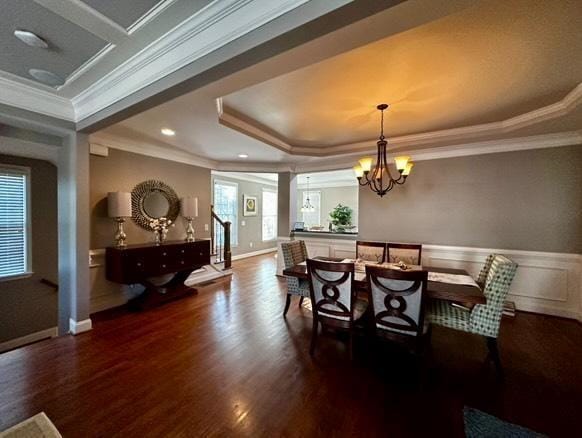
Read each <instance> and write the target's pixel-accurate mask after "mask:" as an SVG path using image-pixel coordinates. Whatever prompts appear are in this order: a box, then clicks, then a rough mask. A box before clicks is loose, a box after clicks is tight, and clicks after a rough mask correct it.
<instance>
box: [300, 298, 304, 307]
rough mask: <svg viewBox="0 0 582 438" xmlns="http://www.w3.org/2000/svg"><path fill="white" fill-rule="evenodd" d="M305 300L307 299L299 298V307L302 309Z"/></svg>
mask: <svg viewBox="0 0 582 438" xmlns="http://www.w3.org/2000/svg"><path fill="white" fill-rule="evenodd" d="M303 298H305V297H301V298H299V307H300V308H301V305H302V304H303Z"/></svg>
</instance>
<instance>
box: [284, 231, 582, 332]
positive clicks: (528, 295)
mask: <svg viewBox="0 0 582 438" xmlns="http://www.w3.org/2000/svg"><path fill="white" fill-rule="evenodd" d="M284 239H286V240H289V238H281V237H279V242H281V241H284ZM302 239H303V240H305V243H306V245H307V252H308V254H309V256H310V257H315V256H328V257H339V258H354V257H355V253H356V247H355V242H354V241H349V240H339V239H323V238H310V237H306V238H303V237H302ZM491 253H499V254H504V255H506V256H507V257H509V258H510V259H512V260H514V261H515V262H516V263H517V264H518V265H519V268H518V270H517V274H516V276H515V280H514V281H513V284H512V285H511V290H510V293H509V297H508V299H509V300H511V301H514V302H515V305H516V308H517V309H518V310H523V311H527V312H535V313H541V314H546V315H554V316H562V317H565V318H572V319H577V320H579V321H582V255H580V254H568V253H552V252H538V251H518V250H505V249H493V248H473V247H458V246H445V245H423V247H422V263H423V265H424V266H438V267H448V268H459V269H465V270H467V272H469V273H470V274H471V275H472V276H473V277H474V278H477V276H478V274H479V271H480V270H481V267H482V266H483V264H484V263H485V259H486V258H487V256H488V255H489V254H491ZM279 259H280V267H281V269H280V270H278V273H279V274H280V273H281V270H282V264H283V261H282V256H281V255H280V256H279Z"/></svg>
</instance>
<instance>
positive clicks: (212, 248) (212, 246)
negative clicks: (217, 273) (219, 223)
mask: <svg viewBox="0 0 582 438" xmlns="http://www.w3.org/2000/svg"><path fill="white" fill-rule="evenodd" d="M210 255H216V242H215V241H214V205H211V206H210Z"/></svg>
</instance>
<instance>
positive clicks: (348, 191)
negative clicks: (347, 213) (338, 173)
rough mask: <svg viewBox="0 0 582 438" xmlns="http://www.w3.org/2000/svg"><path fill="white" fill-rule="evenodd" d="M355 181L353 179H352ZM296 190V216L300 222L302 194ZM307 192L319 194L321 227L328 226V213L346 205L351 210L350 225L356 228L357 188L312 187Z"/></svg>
mask: <svg viewBox="0 0 582 438" xmlns="http://www.w3.org/2000/svg"><path fill="white" fill-rule="evenodd" d="M354 180H355V178H354ZM305 191H306V190H303V189H302V190H298V192H299V193H298V194H297V215H298V217H299V219H298V220H299V221H301V220H302V219H301V218H302V216H301V204H302V203H303V192H305ZM309 191H318V192H321V206H320V207H321V225H323V226H324V227H327V226H328V225H329V222H328V221H329V213H330V212H331V211H332V210H333V209H334V208H335V207H336V206H337V205H338V204H342V205H347V206H348V207H350V208H351V209H352V210H353V213H352V225H355V226H358V186H356V185H354V186H346V187H313V188H311V187H310V188H309Z"/></svg>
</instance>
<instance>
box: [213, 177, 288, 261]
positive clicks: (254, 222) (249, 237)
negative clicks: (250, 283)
mask: <svg viewBox="0 0 582 438" xmlns="http://www.w3.org/2000/svg"><path fill="white" fill-rule="evenodd" d="M215 179H216V180H220V181H228V182H233V183H236V184H238V244H237V245H236V246H233V247H232V255H239V254H245V253H248V252H253V251H260V250H262V249H267V248H276V247H277V240H276V239H274V240H271V241H266V242H263V222H262V220H263V214H262V213H263V211H262V209H263V196H262V195H263V188H266V189H269V190H272V191H277V187H276V186H271V185H266V184H259V183H255V182H251V181H245V180H240V179H236V178H229V177H223V176H221V175H216V176H214V175H213V176H212V183H213V184H214V180H215ZM243 195H249V196H256V197H257V209H258V210H257V211H258V214H257V215H256V216H243ZM242 221H244V222H245V225H242ZM251 243H252V244H253V246H252V247H251V246H250V244H251Z"/></svg>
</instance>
